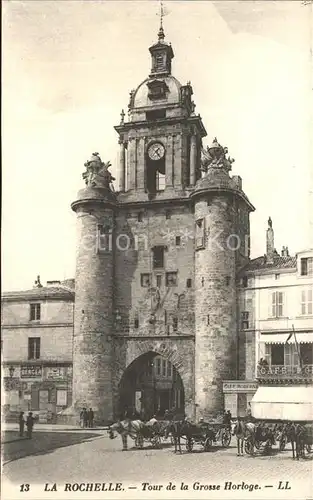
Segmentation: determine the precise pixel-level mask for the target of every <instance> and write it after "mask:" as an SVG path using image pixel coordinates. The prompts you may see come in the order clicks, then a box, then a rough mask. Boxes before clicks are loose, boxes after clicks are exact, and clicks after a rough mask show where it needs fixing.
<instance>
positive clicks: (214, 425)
mask: <svg viewBox="0 0 313 500" xmlns="http://www.w3.org/2000/svg"><path fill="white" fill-rule="evenodd" d="M208 425H209V428H210V429H211V430H212V431H213V433H214V439H213V442H215V443H218V442H220V443H221V445H222V446H223V448H227V447H228V446H229V445H230V442H231V428H230V427H228V426H227V425H225V424H224V423H220V422H217V421H212V422H210V423H209V424H208Z"/></svg>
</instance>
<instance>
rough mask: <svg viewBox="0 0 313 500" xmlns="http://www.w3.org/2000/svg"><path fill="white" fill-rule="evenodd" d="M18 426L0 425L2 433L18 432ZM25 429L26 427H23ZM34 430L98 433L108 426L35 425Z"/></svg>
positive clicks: (6, 423) (5, 423)
mask: <svg viewBox="0 0 313 500" xmlns="http://www.w3.org/2000/svg"><path fill="white" fill-rule="evenodd" d="M18 428H19V426H18V424H16V423H14V422H13V423H11V422H4V423H2V424H1V429H2V431H14V430H18ZM25 428H26V427H25ZM34 428H35V429H36V432H41V431H49V432H60V431H72V432H76V431H77V432H81V431H84V432H93V431H95V430H96V431H99V430H107V429H108V426H103V427H92V428H91V429H89V428H83V427H78V426H76V425H63V424H36V423H35V426H34Z"/></svg>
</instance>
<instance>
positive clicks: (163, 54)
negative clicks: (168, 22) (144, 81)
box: [149, 15, 174, 78]
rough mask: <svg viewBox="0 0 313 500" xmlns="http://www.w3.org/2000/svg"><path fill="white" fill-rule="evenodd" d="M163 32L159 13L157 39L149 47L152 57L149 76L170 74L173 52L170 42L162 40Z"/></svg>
mask: <svg viewBox="0 0 313 500" xmlns="http://www.w3.org/2000/svg"><path fill="white" fill-rule="evenodd" d="M164 38H165V34H164V29H163V21H162V15H161V24H160V29H159V33H158V41H157V43H155V44H154V45H152V46H151V47H150V48H149V51H150V53H151V59H152V67H151V74H150V75H149V76H150V78H153V77H158V76H168V75H170V74H171V68H172V59H173V57H174V52H173V49H172V46H171V44H168V43H166V42H165V41H164Z"/></svg>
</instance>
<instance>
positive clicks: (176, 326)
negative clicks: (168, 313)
mask: <svg viewBox="0 0 313 500" xmlns="http://www.w3.org/2000/svg"><path fill="white" fill-rule="evenodd" d="M177 329H178V318H177V316H174V317H173V330H174V332H177Z"/></svg>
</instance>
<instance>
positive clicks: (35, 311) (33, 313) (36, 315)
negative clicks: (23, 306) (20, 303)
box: [30, 304, 41, 321]
mask: <svg viewBox="0 0 313 500" xmlns="http://www.w3.org/2000/svg"><path fill="white" fill-rule="evenodd" d="M40 305H41V304H30V321H38V320H39V319H40V312H41V310H40Z"/></svg>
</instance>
